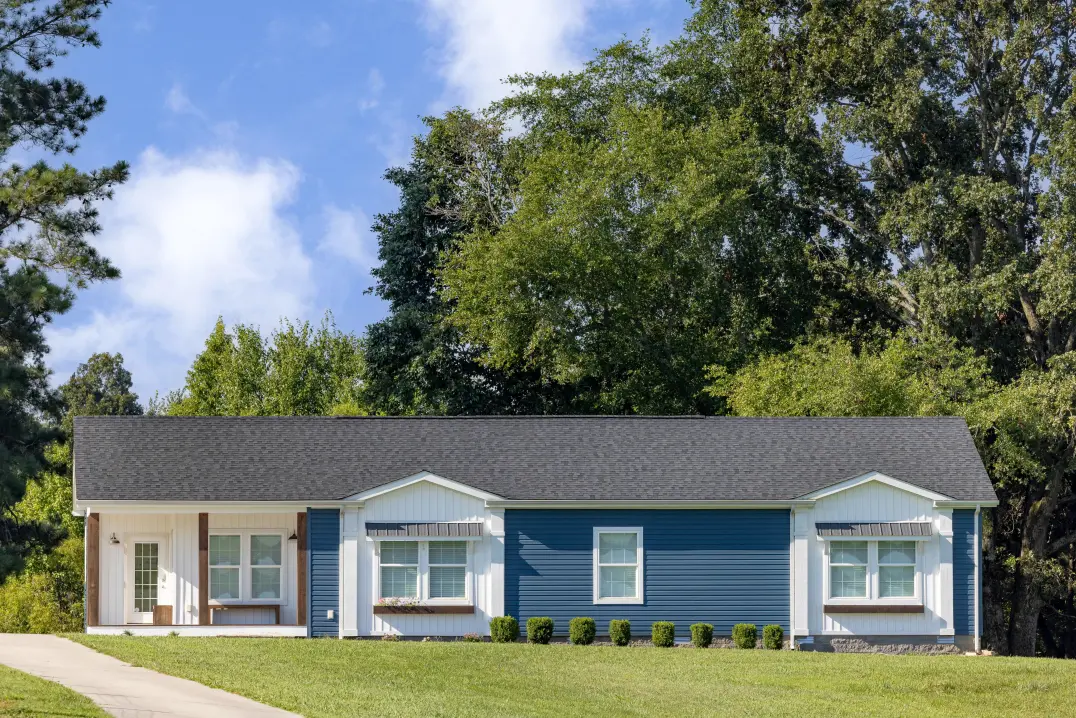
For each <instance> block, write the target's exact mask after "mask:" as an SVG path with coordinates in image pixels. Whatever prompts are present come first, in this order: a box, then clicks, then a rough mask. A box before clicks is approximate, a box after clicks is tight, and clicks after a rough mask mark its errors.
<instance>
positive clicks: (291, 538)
mask: <svg viewBox="0 0 1076 718" xmlns="http://www.w3.org/2000/svg"><path fill="white" fill-rule="evenodd" d="M298 540H299V537H298V536H296V535H295V532H294V531H292V532H291V536H288V541H298Z"/></svg>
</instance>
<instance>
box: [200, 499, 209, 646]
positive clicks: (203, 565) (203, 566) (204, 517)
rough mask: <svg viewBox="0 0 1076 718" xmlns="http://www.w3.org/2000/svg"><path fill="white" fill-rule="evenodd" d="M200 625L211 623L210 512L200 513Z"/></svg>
mask: <svg viewBox="0 0 1076 718" xmlns="http://www.w3.org/2000/svg"><path fill="white" fill-rule="evenodd" d="M198 625H199V626H208V625H209V514H198Z"/></svg>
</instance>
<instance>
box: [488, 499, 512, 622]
mask: <svg viewBox="0 0 1076 718" xmlns="http://www.w3.org/2000/svg"><path fill="white" fill-rule="evenodd" d="M489 536H490V539H489V544H490V546H489V548H490V557H489V578H490V580H489V590H490V597H489V612H490V615H491V616H503V615H504V510H503V509H501V510H494V511H490V522H489ZM516 618H518V616H517V617H516Z"/></svg>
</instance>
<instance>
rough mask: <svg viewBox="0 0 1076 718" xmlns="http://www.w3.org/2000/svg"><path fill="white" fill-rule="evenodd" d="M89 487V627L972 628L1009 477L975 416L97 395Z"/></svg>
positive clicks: (306, 632) (80, 426)
mask: <svg viewBox="0 0 1076 718" xmlns="http://www.w3.org/2000/svg"><path fill="white" fill-rule="evenodd" d="M74 505H75V511H76V513H77V514H78V515H83V516H85V517H86V631H87V632H88V633H95V634H101V633H118V632H122V631H127V630H129V631H132V632H134V633H145V634H161V633H168V632H171V631H177V632H178V633H180V634H181V635H184V634H189V635H270V636H334V637H341V638H346V637H360V636H380V635H384V634H390V633H393V634H400V635H403V636H417V637H422V636H460V635H463V634H466V633H479V634H488V631H489V621H490V619H491V618H493V617H494V616H501V615H505V614H507V615H512V616H515V617H517V618H518V619H519V620H520V622H521V624H523V623H525V622H526V620H527V619H528V618H530V617H532V616H551V617H552V618H553V619H554V620H555V622H556V634H557V635H566V633H567V629H568V621H569V620H570V619H571V618H573V617H576V616H590V617H593V618H594V619H595V620H596V621H597V624H598V632H599V634H604V633H606V632H607V630H608V624H609V621H610V620H611V619H629V620H630V621H631V622H632V625H633V631H634V632H635V633H636V634H637V635H648V634H649V629H650V624H651V623H652V622H654V621H658V620H667V621H674V622H675V623H676V633H677V636H678V637H686V636H687V635H688V627H689V625H690V624H692V623H695V622H707V623H711V624H713V626H714V633H715V635H729V634H730V633H731V630H732V626H733V625H734V624H736V623H754V624H756V625H758V626H759V627H760V630H761V627H762V626H763V625H767V624H780V625H781V626H782V627H783V628H784V630H785V635H786V636H787V637H789V638H791V639H793V641H794V644H795V645H796V646H798V647H800V648H811V647H813V648H815V649H824V648H827V647H831V646H832V645H833V641H834V638H838V637H843V638H849V637H854V638H855V639H861V640H863V641H866V642H874V643H894V642H896V643H918V644H930V645H935V644H955V645H957V646H960V647H962V648H965V649H974V648H977V647H978V642H979V635H980V633H981V626H982V618H981V613H982V611H981V607H980V593H981V583H982V581H981V566H982V555H981V544H982V541H981V533H982V528H981V527H982V510H983V509H984V508H988V507H993V506H996V505H997V497H996V495H995V494H994V491H993V488H992V486H991V483H990V479H989V478H988V476H987V474H986V471H985V470H984V468H983V464H982V461H981V460H980V458H979V455H978V453H977V451H976V449H975V446H974V444H973V442H972V438H971V435H970V434H969V432H968V428H967V426H966V425H965V423H964V421H963V420H962V419H959V418H947V417H946V418H788V419H766V418H761V419H754V418H702V417H619V416H617V417H613V416H592V417H567V416H557V417H457V418H423V417H410V418H409V417H340V418H336V417H235V418H230V417H229V418H224V417H80V418H78V419H76V421H75V504H74Z"/></svg>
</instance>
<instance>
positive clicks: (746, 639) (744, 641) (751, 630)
mask: <svg viewBox="0 0 1076 718" xmlns="http://www.w3.org/2000/svg"><path fill="white" fill-rule="evenodd" d="M732 642H733V643H735V644H736V647H737V648H754V647H755V645H756V644H757V643H758V627H757V626H755V624H753V623H737V624H736V625H735V626H733V627H732Z"/></svg>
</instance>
